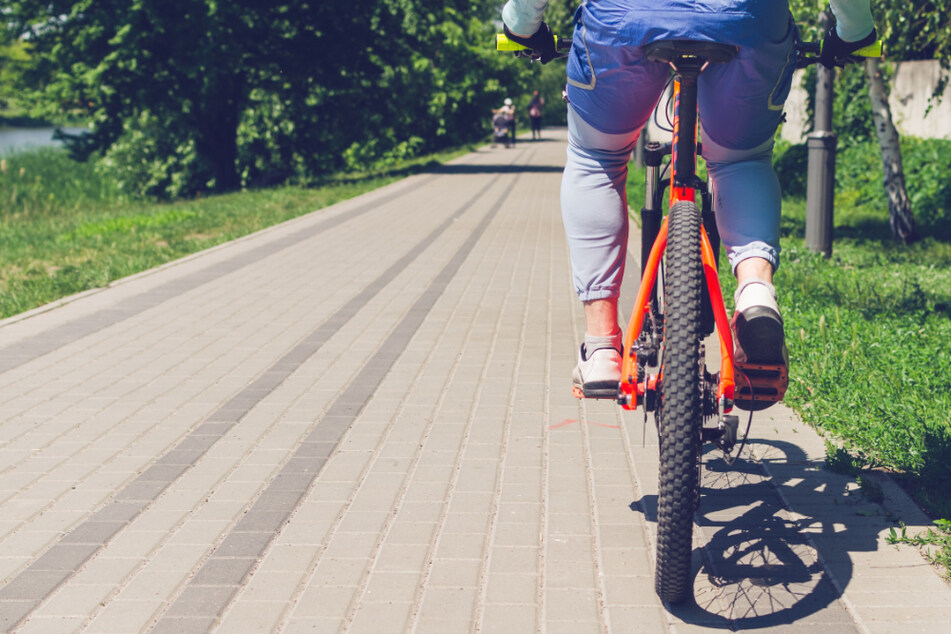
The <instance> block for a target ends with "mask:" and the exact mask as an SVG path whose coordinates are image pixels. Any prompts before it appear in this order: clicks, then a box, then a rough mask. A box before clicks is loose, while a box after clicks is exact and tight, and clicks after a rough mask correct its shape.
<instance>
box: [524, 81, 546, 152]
mask: <svg viewBox="0 0 951 634" xmlns="http://www.w3.org/2000/svg"><path fill="white" fill-rule="evenodd" d="M544 105H545V98H544V97H542V96H541V95H539V94H538V91H537V90H536V91H535V92H534V93H532V100H531V101H529V102H528V118H529V119H530V120H531V122H532V141H534V140H535V139H536V138H538V139H540V138H542V106H544Z"/></svg>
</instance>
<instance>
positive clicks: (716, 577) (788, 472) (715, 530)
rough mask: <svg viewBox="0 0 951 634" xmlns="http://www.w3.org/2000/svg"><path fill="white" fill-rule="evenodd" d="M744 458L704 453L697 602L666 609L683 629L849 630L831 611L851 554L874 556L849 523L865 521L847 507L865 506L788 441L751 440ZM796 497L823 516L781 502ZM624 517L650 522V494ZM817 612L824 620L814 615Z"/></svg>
mask: <svg viewBox="0 0 951 634" xmlns="http://www.w3.org/2000/svg"><path fill="white" fill-rule="evenodd" d="M750 450H751V451H753V452H754V453H755V455H757V459H756V460H755V461H752V460H749V459H747V457H748V454H745V453H744V459H741V460H738V461H737V463H736V464H734V465H733V466H732V467H731V466H728V465H727V464H726V462H725V461H724V460H723V459H722V458H721V457H720V454H719V452H718V451H717V452H716V453H714V450H713V449H712V448H711V449H710V450H709V451H707V452H706V455H705V457H704V467H703V474H702V490H701V498H700V509H699V511H698V513H697V516H696V521H697V525H698V526H699V527H700V530H701V531H702V532H703V534H704V537H705V539H706V544H705V545H704V547H703V549H702V550H699V549H697V550H695V551H694V571H695V574H696V579H695V582H694V592H695V601H694V602H693V603H689V604H685V605H678V606H667V608H668V610H669V611H670V613H671V614H673V615H674V616H676V617H677V618H679V619H682V620H683V621H684V622H686V623H690V624H697V625H702V626H704V627H711V628H717V629H734V630H745V629H754V628H765V627H774V626H778V625H788V624H793V623H797V622H799V623H801V622H802V621H804V620H805V621H806V622H808V623H815V624H816V625H820V626H821V624H822V623H826V624H828V623H840V624H841V623H851V621H852V620H851V617H850V616H849V615H848V613H847V612H846V610H845V607H844V606H843V605H841V604H839V603H838V599H839V598H840V597H841V594H842V593H841V589H844V588H845V587H846V586H848V583H849V581H850V580H851V578H852V563H851V558H850V555H849V553H851V552H856V551H872V550H875V549H876V548H877V544H876V536H875V535H876V534H875V533H874V532H870V531H868V530H867V527H866V528H865V530H862V529H861V528H859V527H858V526H857V525H854V524H858V521H860V520H861V519H864V518H863V517H862V515H863V514H864V513H863V511H861V510H860V509H857V508H854V507H855V506H857V505H859V504H863V505H864V504H866V502H865V501H864V500H862V499H860V498H856V497H855V496H854V495H853V496H850V495H849V492H848V491H847V490H846V489H845V486H844V483H845V482H846V480H845V479H843V478H841V477H839V476H836V475H835V474H832V473H831V472H828V471H825V470H823V469H822V468H821V463H817V462H815V461H813V460H809V459H808V458H807V457H806V456H805V454H804V453H803V452H802V451H801V449H800V448H799V447H797V446H795V445H793V444H791V443H786V442H783V441H769V442H763V441H751V443H750ZM770 473H772V474H773V475H772V477H770V475H769V474H770ZM802 496H811V497H813V498H815V502H817V503H818V504H819V506H820V507H821V508H824V509H829V511H830V512H829V513H827V514H824V516H825V517H824V518H819V517H810V516H808V515H803V514H801V513H798V512H793V511H791V510H789V508H788V507H787V505H786V504H785V502H784V501H783V500H784V498H785V499H791V498H792V499H798V498H801V497H802ZM631 509H632V510H634V511H635V512H642V513H644V514H645V518H646V519H647V520H648V521H650V522H656V521H657V498H656V496H655V495H650V496H644V497H643V498H641V499H640V500H638V501H636V502H634V503H633V504H631ZM833 516H834V522H833V521H831V520H830V517H833ZM856 520H858V521H856ZM830 536H834V539H823V538H827V537H830ZM815 538H819V539H820V540H821V544H820V545H819V546H818V547H817V545H816V544H817V542H816V539H815ZM833 544H834V545H833ZM846 544H847V547H846V546H845V545H846ZM817 548H819V549H821V550H822V553H821V560H820V556H819V550H818V549H817ZM823 562H827V565H824V564H823ZM832 570H834V574H835V581H833V579H832V572H831V571H832ZM823 610H825V611H826V612H825V613H824V614H823V616H822V617H821V618H815V617H813V615H815V614H816V613H818V612H820V611H823ZM810 617H813V618H810Z"/></svg>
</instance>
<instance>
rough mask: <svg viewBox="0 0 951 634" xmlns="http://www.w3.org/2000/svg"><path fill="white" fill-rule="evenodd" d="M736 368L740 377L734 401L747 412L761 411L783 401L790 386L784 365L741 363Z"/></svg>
mask: <svg viewBox="0 0 951 634" xmlns="http://www.w3.org/2000/svg"><path fill="white" fill-rule="evenodd" d="M734 367H735V368H736V370H737V372H738V373H739V374H741V375H742V376H743V377H745V380H744V378H741V377H738V380H737V381H736V392H735V394H734V398H733V401H734V403H735V405H736V406H737V407H739V408H740V409H745V410H753V411H755V410H761V409H765V408H767V407H769V406H770V405H772V404H773V403H777V402H779V401H781V400H783V397H784V396H785V395H786V387H787V386H788V385H789V371H788V370H787V369H786V366H785V365H783V364H763V363H739V362H737V363H736V364H735V365H734Z"/></svg>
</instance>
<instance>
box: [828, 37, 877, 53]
mask: <svg viewBox="0 0 951 634" xmlns="http://www.w3.org/2000/svg"><path fill="white" fill-rule="evenodd" d="M822 45H823V46H824V45H825V40H823V41H822ZM884 52H885V46H884V45H883V44H882V41H881V40H875V41H874V42H872V43H871V44H869V45H868V46H863V47H862V48H860V49H857V50H854V51H852V52H851V53H849V55H851V56H853V57H881V56H882V55H883V54H884Z"/></svg>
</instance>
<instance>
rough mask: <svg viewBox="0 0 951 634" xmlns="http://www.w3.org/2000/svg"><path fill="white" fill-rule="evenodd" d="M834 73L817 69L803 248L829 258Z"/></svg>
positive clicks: (827, 18) (826, 22) (825, 17)
mask: <svg viewBox="0 0 951 634" xmlns="http://www.w3.org/2000/svg"><path fill="white" fill-rule="evenodd" d="M820 24H821V26H822V31H823V32H825V31H826V30H827V29H828V28H829V26H830V25H831V24H832V15H831V14H830V12H829V11H828V10H826V11H825V12H823V14H822V17H821V18H820ZM834 82H835V70H832V69H828V68H825V67H824V66H821V65H819V66H817V67H816V109H815V118H814V119H813V121H814V124H813V126H812V130H813V131H812V134H810V135H809V136H808V137H807V138H806V139H807V140H806V147H807V148H808V150H809V157H808V158H809V171H808V180H807V181H806V247H807V248H808V249H810V250H812V251H815V252H817V253H822V254H823V255H824V256H826V257H829V256H830V255H832V218H833V216H834V207H835V147H836V136H835V132H833V131H832V102H833V98H834V94H835V90H834V88H833V86H834Z"/></svg>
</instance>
